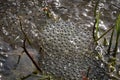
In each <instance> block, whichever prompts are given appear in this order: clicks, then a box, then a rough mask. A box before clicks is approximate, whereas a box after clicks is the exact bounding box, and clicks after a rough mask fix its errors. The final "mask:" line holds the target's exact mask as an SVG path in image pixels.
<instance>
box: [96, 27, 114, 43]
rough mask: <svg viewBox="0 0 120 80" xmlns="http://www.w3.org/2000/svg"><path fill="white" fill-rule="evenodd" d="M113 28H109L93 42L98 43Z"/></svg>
mask: <svg viewBox="0 0 120 80" xmlns="http://www.w3.org/2000/svg"><path fill="white" fill-rule="evenodd" d="M113 28H114V27H111V28H110V29H108V30H107V31H106V32H105V33H103V34H102V35H101V36H100V37H99V38H98V39H96V40H95V42H97V41H99V40H100V39H101V38H102V37H103V36H104V35H106V34H107V33H108V32H109V31H111V30H112V29H113Z"/></svg>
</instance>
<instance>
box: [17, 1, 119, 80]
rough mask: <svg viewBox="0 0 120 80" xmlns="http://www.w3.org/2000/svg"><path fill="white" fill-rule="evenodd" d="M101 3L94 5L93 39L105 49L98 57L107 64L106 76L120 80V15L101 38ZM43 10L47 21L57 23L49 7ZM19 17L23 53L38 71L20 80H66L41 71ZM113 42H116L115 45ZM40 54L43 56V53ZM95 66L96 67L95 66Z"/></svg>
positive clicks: (84, 76)
mask: <svg viewBox="0 0 120 80" xmlns="http://www.w3.org/2000/svg"><path fill="white" fill-rule="evenodd" d="M99 2H100V0H97V1H96V3H95V5H94V7H95V8H94V18H95V21H94V25H93V26H94V27H93V38H94V42H95V43H96V46H99V47H101V46H103V47H104V48H105V51H102V52H103V53H102V52H101V53H99V52H98V54H100V55H97V57H99V59H100V60H101V61H102V62H103V63H105V65H106V66H107V68H108V70H109V71H108V72H109V73H107V72H106V74H107V75H109V76H110V77H111V78H112V79H116V80H119V79H120V78H119V76H120V71H119V72H117V67H116V66H117V65H118V64H117V55H118V52H117V51H118V43H119V37H120V14H119V15H118V17H117V18H116V23H115V25H114V26H111V27H110V28H109V29H108V30H107V31H105V32H104V33H102V35H100V36H99V32H100V29H99V28H100V27H99V23H100V19H101V10H100V9H99ZM50 8H51V7H50ZM42 10H43V13H44V14H45V16H47V19H48V18H54V20H55V21H56V20H57V18H58V16H57V15H56V14H55V13H52V10H51V9H49V8H48V6H47V7H46V6H45V7H44V8H43V9H42ZM17 17H18V18H19V19H18V20H19V21H18V22H19V28H20V31H21V33H22V35H23V46H22V48H23V51H24V52H25V53H26V54H27V56H28V57H29V58H30V59H31V61H32V63H33V65H34V66H35V67H36V69H37V70H36V71H34V72H33V73H31V74H29V75H27V76H23V77H22V78H20V79H18V80H26V79H27V78H29V77H30V76H37V77H38V78H39V79H38V80H64V79H62V78H59V79H56V78H55V76H54V75H52V74H46V73H44V72H43V71H42V70H41V68H40V67H41V64H39V65H38V62H37V61H35V60H34V58H33V57H32V56H31V54H30V53H29V51H27V48H26V44H27V43H28V45H27V46H30V47H31V48H33V45H32V40H31V39H30V38H29V35H28V34H27V33H26V31H25V28H24V25H23V24H24V21H23V17H21V16H17ZM22 21H23V22H22ZM43 22H44V21H43ZM58 25H59V24H58ZM28 27H29V26H28ZM38 31H40V29H38ZM107 34H110V39H107V38H106V37H105V36H106V35H107ZM62 35H63V34H62ZM113 35H116V37H115V39H113ZM101 40H102V41H103V42H102V44H101ZM113 40H115V45H114V43H113ZM47 45H49V44H47ZM100 45H101V46H100ZM112 45H114V47H112ZM38 47H41V46H38ZM56 51H57V50H56ZM39 53H40V54H41V51H40V52H39ZM66 53H67V50H66ZM19 61H20V60H19V59H18V62H19ZM93 61H94V60H93ZM18 64H19V63H18ZM86 64H87V63H86ZM101 65H102V64H101ZM94 66H96V65H94ZM89 71H90V67H89V68H88V70H86V71H83V72H85V74H82V80H89Z"/></svg>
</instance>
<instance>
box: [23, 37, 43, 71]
mask: <svg viewBox="0 0 120 80" xmlns="http://www.w3.org/2000/svg"><path fill="white" fill-rule="evenodd" d="M25 43H26V39H25V40H24V42H23V49H24V51H25V53H26V54H27V56H28V57H29V58H30V59H31V61H32V62H33V64H34V65H35V67H36V68H37V69H38V70H39V72H40V73H42V70H41V69H40V68H39V66H38V64H37V63H36V61H35V60H34V59H33V57H32V56H31V55H30V54H29V52H28V51H27V49H26V45H25Z"/></svg>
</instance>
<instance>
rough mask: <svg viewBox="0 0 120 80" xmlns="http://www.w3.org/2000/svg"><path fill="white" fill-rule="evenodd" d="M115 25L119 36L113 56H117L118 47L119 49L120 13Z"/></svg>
mask: <svg viewBox="0 0 120 80" xmlns="http://www.w3.org/2000/svg"><path fill="white" fill-rule="evenodd" d="M115 27H116V32H117V37H116V43H115V48H114V53H113V57H116V54H117V49H118V40H119V36H120V14H119V15H118V18H117V21H116V25H115Z"/></svg>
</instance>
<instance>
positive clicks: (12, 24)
mask: <svg viewBox="0 0 120 80" xmlns="http://www.w3.org/2000/svg"><path fill="white" fill-rule="evenodd" d="M95 3H96V1H95V0H1V1H0V18H1V19H0V72H1V73H0V75H1V76H0V78H1V80H17V79H19V77H23V76H25V75H28V74H30V73H32V72H33V71H34V70H35V67H34V66H33V64H32V62H31V61H30V59H29V58H28V57H27V56H26V55H25V54H23V55H22V56H23V57H22V59H21V61H20V64H19V65H18V66H19V67H17V69H16V70H15V69H14V66H16V61H17V59H18V57H19V55H20V53H21V52H22V49H21V48H20V47H21V46H23V40H24V38H25V37H26V36H27V39H29V41H30V43H31V45H32V48H31V47H30V45H29V44H28V43H27V47H28V48H29V51H30V52H32V53H33V56H34V57H35V56H37V58H38V56H39V55H38V54H37V53H38V52H37V51H39V50H40V48H41V47H42V48H44V51H45V52H46V53H47V52H49V53H54V54H56V53H58V54H59V53H66V55H67V56H69V55H68V54H67V53H71V54H72V53H74V52H75V53H78V52H79V53H86V52H93V51H94V49H95V46H96V45H95V44H94V42H93V26H94V21H95V16H94V8H95ZM46 8H47V9H46ZM98 9H99V11H100V21H99V23H100V24H99V30H100V35H101V34H103V33H104V32H105V31H107V30H108V29H109V28H111V27H113V26H114V25H115V21H116V18H117V16H118V15H119V14H120V0H101V1H100V3H99V7H98ZM76 26H77V27H76ZM110 34H111V32H109V33H108V34H107V35H105V38H106V39H108V40H109V39H110ZM115 37H116V34H114V40H113V43H115ZM102 40H103V39H101V41H100V44H101V45H102ZM119 41H120V39H119ZM53 43H54V44H53ZM46 45H47V47H46ZM114 46H115V45H114V44H113V45H112V47H113V48H114ZM118 46H119V48H120V42H119V43H118ZM33 48H34V49H33ZM53 51H54V52H53ZM118 52H119V53H120V49H118ZM11 55H12V56H11ZM47 56H51V54H47ZM59 56H64V55H61V54H60V55H58V56H55V57H59ZM72 56H73V57H75V56H74V55H72ZM77 56H79V55H77ZM52 57H53V59H51V58H52ZM52 57H51V58H50V60H51V61H53V62H54V60H56V61H58V62H59V60H58V59H57V58H55V59H54V56H52ZM69 57H70V59H71V58H72V57H71V56H69ZM117 57H118V59H119V55H118V56H117ZM35 58H36V57H35ZM59 58H61V57H59ZM65 58H67V59H68V57H65ZM76 58H79V57H76ZM48 59H49V58H48ZM70 59H68V60H66V59H65V60H66V62H69V60H70ZM82 59H84V57H83V58H82ZM60 60H62V58H61V59H60ZM63 60H64V57H63ZM78 60H79V61H80V59H78ZM78 60H77V59H75V60H74V59H73V61H76V62H77V61H78ZM87 60H88V59H87ZM36 61H38V60H36ZM46 61H47V60H45V61H44V62H46ZM63 62H65V61H63ZM63 62H61V64H64V63H63ZM54 63H55V64H57V63H56V62H54ZM54 63H51V62H49V61H48V64H44V63H43V65H45V66H46V65H51V64H54ZM70 63H72V62H70ZM90 63H91V62H90ZM66 64H67V63H66ZM73 64H77V63H73ZM81 64H82V65H83V64H84V63H82V60H81ZM81 64H79V65H81ZM86 64H87V63H86ZM88 64H89V63H88ZM118 64H119V65H120V63H119V60H118ZM64 65H65V64H64ZM79 65H78V66H79ZM66 66H67V65H66ZM66 66H59V65H58V66H57V67H60V69H62V67H64V69H65V68H66ZM78 66H77V67H78ZM85 66H86V65H85ZM90 66H92V65H90ZM21 67H22V69H21ZM55 67H56V66H53V67H46V68H45V69H44V68H43V69H44V70H47V71H48V72H51V71H49V70H48V69H47V68H50V69H51V70H52V69H53V68H54V69H55V70H56V71H57V70H58V69H57V68H55ZM67 67H69V66H67ZM72 67H74V66H72ZM77 67H76V66H75V68H76V69H79V68H77ZM86 67H88V66H86ZM23 68H24V69H23ZM80 68H82V69H85V71H86V68H83V67H80ZM70 69H71V68H70ZM72 69H73V70H74V68H72ZM55 70H52V71H53V74H58V75H60V74H61V75H62V74H64V75H62V76H66V75H68V74H69V73H70V71H71V70H69V71H68V72H66V70H63V71H64V72H66V74H65V73H64V72H61V73H58V72H55ZM118 70H119V69H118ZM20 71H21V72H20ZM58 71H59V70H58ZM78 71H79V70H78ZM73 72H74V71H73ZM98 72H99V71H98ZM67 73H68V74H67ZM75 73H78V72H77V71H76V72H75ZM70 75H73V76H72V77H70V78H71V79H72V78H73V79H76V80H79V79H81V76H78V75H76V74H74V73H73V74H72V73H71V74H70ZM92 76H93V75H91V77H92ZM101 76H102V75H101ZM119 76H120V75H119ZM119 76H118V77H119ZM67 77H69V76H67ZM74 77H77V78H74ZM91 77H90V78H91ZM93 77H94V76H93ZM37 79H38V77H36V76H33V77H31V78H28V79H26V80H37ZM91 79H92V78H91ZM103 79H104V80H107V79H108V78H106V77H105V78H100V80H103ZM118 79H119V78H118ZM20 80H22V79H20ZM66 80H70V79H66Z"/></svg>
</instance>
